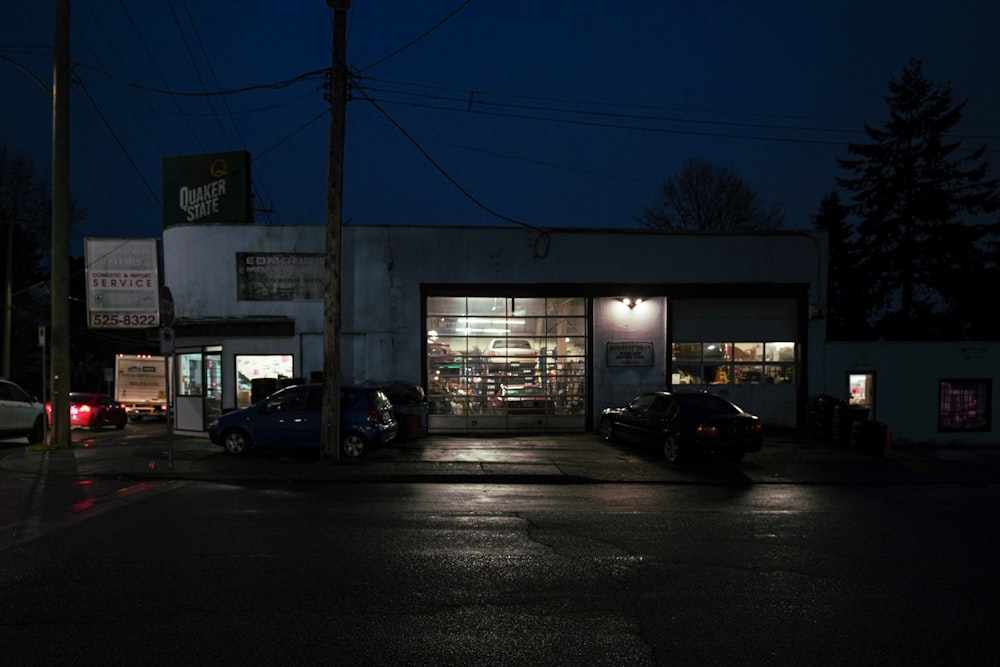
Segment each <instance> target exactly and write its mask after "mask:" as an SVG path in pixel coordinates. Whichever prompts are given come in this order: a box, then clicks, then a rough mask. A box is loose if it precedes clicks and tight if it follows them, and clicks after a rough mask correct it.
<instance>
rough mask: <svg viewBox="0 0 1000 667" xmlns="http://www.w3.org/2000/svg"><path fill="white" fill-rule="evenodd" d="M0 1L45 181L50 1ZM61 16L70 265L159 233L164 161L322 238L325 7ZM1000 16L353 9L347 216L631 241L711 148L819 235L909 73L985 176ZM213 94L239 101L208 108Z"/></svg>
mask: <svg viewBox="0 0 1000 667" xmlns="http://www.w3.org/2000/svg"><path fill="white" fill-rule="evenodd" d="M5 4H6V8H5V9H4V10H3V11H2V15H3V19H2V21H0V99H2V101H3V103H2V105H0V114H2V116H3V118H2V122H0V141H3V142H5V143H6V144H7V146H8V147H9V148H10V149H11V150H12V151H13V152H14V153H16V154H24V155H27V156H29V157H31V158H32V159H33V160H34V161H35V165H36V170H37V172H38V173H39V174H40V175H42V176H44V177H46V178H48V177H49V175H50V172H49V170H50V160H51V119H52V108H51V101H50V98H49V97H48V96H47V93H46V92H45V90H43V87H42V86H41V85H39V82H38V81H36V80H35V79H38V80H40V81H41V82H42V83H43V84H45V85H50V84H51V80H52V49H51V44H52V41H53V33H54V18H53V11H54V9H53V6H54V2H39V3H14V2H12V1H11V0H7V2H6V3H5ZM15 5H16V9H15ZM71 7H72V8H71V12H72V19H71V20H72V39H71V52H72V57H73V60H74V61H75V62H76V63H77V66H76V68H75V76H76V78H77V82H78V83H77V85H76V86H75V87H74V89H73V96H72V101H71V114H72V129H71V161H72V168H71V187H72V191H73V195H74V197H75V199H76V200H77V202H78V203H79V204H80V205H81V207H82V208H84V209H85V210H86V212H87V218H86V220H85V221H84V222H83V223H81V224H80V225H78V226H77V227H76V228H75V229H74V232H73V243H72V249H73V252H74V254H77V255H82V241H83V239H84V238H85V237H91V236H97V237H115V238H157V237H159V236H160V234H161V231H162V209H161V207H162V183H161V180H162V174H161V164H162V163H161V160H162V158H163V157H165V156H177V155H190V154H198V153H210V152H220V151H231V150H246V151H248V152H249V153H250V155H251V158H252V160H253V163H252V172H253V187H254V193H255V195H256V197H257V205H258V206H259V207H260V208H267V209H269V210H268V211H267V212H258V213H257V222H259V223H269V222H270V223H306V224H323V222H324V220H325V211H326V194H325V188H326V164H327V146H328V141H327V138H328V130H329V115H328V111H327V110H328V105H327V102H326V101H325V100H324V91H323V77H322V70H324V69H326V68H328V67H329V66H330V49H331V40H332V12H331V10H330V9H329V7H328V6H327V4H326V2H325V0H305V1H303V2H296V3H288V2H267V1H262V0H256V1H255V0H243V1H241V2H235V1H230V0H202V1H200V2H195V1H194V0H168V1H166V2H148V0H142V1H138V0H73V1H72V3H71ZM293 8H294V9H293ZM998 25H1000V4H998V3H996V2H986V1H982V2H980V1H972V0H969V1H959V2H929V1H919V0H917V1H914V0H908V1H902V0H885V1H880V2H855V1H848V2H843V1H841V2H822V1H821V2H817V3H801V2H757V3H747V2H736V1H732V2H720V1H706V2H683V3H681V2H671V1H669V0H628V1H626V2H619V3H608V2H589V1H586V0H584V1H577V2H562V1H551V0H550V1H535V2H517V1H514V2H496V1H495V0H472V1H463V0H428V1H426V2H412V1H407V2H393V1H391V0H384V1H380V2H373V1H369V0H353V2H352V7H351V9H350V10H349V11H348V13H347V34H348V46H347V65H348V68H349V69H350V70H351V72H352V73H353V77H352V79H353V84H354V85H355V86H357V87H358V89H359V90H356V91H355V92H354V93H353V94H352V99H351V100H350V101H349V103H348V108H347V125H346V154H345V165H344V169H345V175H344V187H345V193H344V207H343V217H344V220H345V223H346V224H433V225H438V224H440V225H457V226H509V225H511V224H516V223H517V222H521V223H524V224H527V225H530V226H532V227H542V228H544V227H587V228H623V227H624V228H635V227H637V225H638V223H637V222H636V221H635V217H636V216H638V215H639V214H640V213H641V212H642V210H643V208H644V207H645V206H647V205H649V204H651V203H653V202H654V201H655V200H656V198H657V195H658V192H659V188H660V185H661V184H662V182H663V180H664V179H666V178H669V177H672V176H675V175H676V174H677V173H678V172H679V171H680V169H682V168H683V166H684V165H685V164H686V163H687V162H688V160H690V159H691V158H699V159H702V160H707V161H709V162H711V163H713V164H715V165H718V166H726V167H732V168H733V169H735V170H736V171H737V172H738V173H739V174H740V175H741V176H742V177H743V178H744V179H745V180H746V181H747V182H748V183H749V184H750V186H751V187H752V188H753V189H754V190H755V191H756V192H757V193H758V194H759V195H760V196H761V197H763V198H764V199H765V200H768V201H776V202H778V203H779V204H780V205H781V206H782V208H783V211H784V215H785V219H786V226H787V227H789V228H793V229H803V228H808V227H810V225H811V221H810V216H811V215H812V214H813V213H815V212H816V209H817V207H818V204H819V201H820V199H821V198H822V196H823V195H824V194H825V193H827V192H828V191H830V190H831V189H833V188H834V186H835V183H834V178H835V176H837V175H842V174H840V172H838V170H837V168H836V164H835V158H836V157H837V156H846V154H847V153H846V146H847V143H848V142H851V141H855V142H863V141H865V139H866V137H865V135H864V133H863V124H864V123H865V122H868V123H870V124H872V125H875V126H876V127H881V126H882V125H883V124H884V122H885V121H886V119H887V114H886V105H885V102H884V99H883V96H884V95H885V94H886V92H887V84H888V82H889V81H890V80H891V79H894V78H895V79H898V78H899V77H900V76H901V73H902V71H903V68H904V67H905V66H906V64H907V62H908V61H909V59H910V58H919V59H920V60H922V61H923V63H924V73H925V75H926V76H927V77H928V78H929V79H930V80H931V81H932V82H934V83H938V84H950V85H951V87H952V90H953V93H954V97H955V101H956V102H961V101H967V106H966V109H965V112H964V119H963V122H962V124H961V125H960V126H959V128H958V132H959V136H960V137H965V142H964V146H965V147H966V148H973V147H976V146H979V145H982V144H987V145H989V146H990V151H989V152H988V154H987V157H988V158H989V159H990V160H992V161H993V162H996V156H997V152H998V150H1000V141H998V139H1000V118H998V117H997V113H996V112H997V109H998V108H1000V77H998V76H997V75H996V71H995V63H997V62H1000V46H998V44H1000V40H998V38H997V36H996V34H995V33H996V29H997V26H998ZM12 61H13V62H12ZM220 90H222V91H237V92H231V93H229V94H225V95H208V94H206V92H214V91H220ZM163 91H171V92H174V93H183V95H175V96H171V95H168V94H165V92H163ZM429 158H430V159H429ZM992 171H993V175H994V176H996V175H998V172H997V167H996V166H994V167H993V170H992ZM512 221H513V222H512Z"/></svg>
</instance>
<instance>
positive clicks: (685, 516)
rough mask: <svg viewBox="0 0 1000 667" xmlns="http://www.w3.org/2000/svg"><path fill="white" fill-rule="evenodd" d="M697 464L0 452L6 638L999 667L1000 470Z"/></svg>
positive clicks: (212, 652)
mask: <svg viewBox="0 0 1000 667" xmlns="http://www.w3.org/2000/svg"><path fill="white" fill-rule="evenodd" d="M127 430H130V429H127ZM598 444H599V445H600V443H598ZM109 446H112V445H109ZM580 447H583V444H582V443H581V445H580ZM457 451H458V452H459V453H464V454H463V455H469V456H474V455H475V454H474V453H475V449H474V448H472V447H471V446H469V445H468V444H467V445H465V446H464V447H463V448H461V449H459V450H457ZM587 451H592V452H593V454H592V455H593V456H599V452H601V451H603V450H601V449H600V448H597V449H594V450H589V449H588V450H587ZM609 452H610V453H609V454H608V457H609V458H608V460H609V461H612V460H620V459H621V458H623V457H624V458H625V459H626V463H625V464H626V465H632V463H630V462H631V461H632V459H631V458H630V457H632V456H639V458H638V459H636V460H635V464H636V465H639V467H640V468H642V469H651V470H658V469H661V464H660V462H659V461H657V460H656V459H654V458H647V457H644V456H642V455H639V454H636V453H634V452H631V451H630V450H627V449H618V448H617V447H611V448H609ZM390 454H393V456H394V457H398V456H401V453H399V452H397V453H392V452H390ZM428 455H429V454H428V453H426V452H425V453H424V454H422V455H421V457H422V458H427V456H428ZM452 456H454V455H452ZM478 456H479V458H487V459H488V458H490V457H491V456H495V454H490V453H485V454H484V453H480V454H479V455H478ZM535 456H536V457H538V456H543V454H539V453H537V452H536V453H535ZM4 460H6V458H4ZM223 461H226V459H223ZM376 461H377V459H376ZM286 463H287V464H288V465H298V464H297V463H296V462H294V461H291V462H288V461H286V460H285V459H284V458H277V459H272V458H268V457H261V458H260V459H258V460H256V461H255V462H254V463H253V464H254V465H262V466H268V465H279V466H281V465H285V464H286ZM305 463H306V464H311V465H316V463H315V462H305ZM663 465H665V464H663ZM751 465H752V466H761V467H763V468H765V469H766V466H767V465H768V464H767V462H766V461H761V462H756V463H753V462H751ZM851 465H857V466H861V465H866V463H865V462H864V461H863V460H858V461H856V462H853V463H851ZM867 465H877V463H875V462H873V461H870V462H868V463H867ZM359 469H363V466H361V467H360V468H359ZM688 474H693V475H695V476H696V479H695V480H694V481H690V480H684V479H673V478H671V480H669V481H666V482H663V481H649V480H641V481H637V482H616V481H609V480H596V481H589V482H588V481H586V480H582V479H576V480H574V481H573V482H572V483H538V482H532V480H531V478H530V477H529V476H524V477H520V478H517V479H516V482H515V483H504V482H503V481H502V478H501V477H499V476H495V475H491V476H486V477H473V476H464V475H463V476H461V477H453V478H450V479H449V478H443V477H442V478H438V479H436V480H435V481H433V482H420V481H417V482H413V481H406V480H392V479H381V480H377V481H374V482H373V480H370V479H364V478H362V479H360V481H351V480H349V479H338V480H336V483H330V480H299V481H282V480H275V479H272V480H260V479H256V480H242V481H238V480H192V479H169V478H162V479H157V478H155V477H150V478H145V479H139V478H115V477H112V476H103V477H96V478H93V477H91V478H88V477H83V478H81V477H79V476H74V475H56V474H46V475H38V474H29V473H26V472H20V471H12V470H10V469H6V468H3V467H0V498H2V499H3V502H4V506H5V507H18V508H19V509H18V511H17V513H16V515H15V514H14V513H13V512H5V513H4V515H3V526H2V528H0V563H2V566H0V610H2V614H0V636H2V638H3V642H4V650H5V653H6V654H7V655H10V656H19V657H18V664H25V665H35V664H38V665H43V664H44V665H50V664H74V665H102V666H104V665H119V664H121V665H124V664H135V663H136V662H140V661H141V662H143V663H151V664H158V663H168V662H169V663H170V664H202V663H206V664H207V663H211V664H213V665H229V664H232V665H237V664H238V665H265V664H266V665H273V664H320V663H322V664H343V665H383V664H393V665H533V666H537V665H580V664H593V665H622V664H628V665H667V664H671V665H675V664H682V665H687V664H691V665H695V664H697V665H704V664H727V665H771V664H815V665H852V666H853V665H858V664H880V665H935V666H939V665H942V664H962V665H996V664H997V662H996V656H997V655H1000V633H998V632H997V630H998V627H997V622H996V609H997V608H998V605H1000V580H998V579H997V576H996V563H997V562H1000V533H998V531H997V530H996V527H995V524H996V520H995V517H996V516H997V515H998V512H1000V485H997V484H996V483H995V482H989V481H986V482H983V481H981V480H977V481H968V482H967V483H958V484H956V483H952V482H949V481H944V482H941V481H934V480H932V479H928V478H920V479H919V480H918V482H917V483H893V484H881V483H852V484H842V483H832V484H831V483H816V482H811V481H807V482H802V483H789V482H784V481H780V480H779V481H775V480H771V481H768V482H762V483H754V482H747V481H746V480H745V479H742V480H741V479H739V478H738V477H736V478H730V477H728V475H730V474H731V472H729V473H723V472H716V473H713V472H712V471H711V470H703V471H701V472H700V473H688ZM761 474H764V473H763V472H762V473H761ZM765 476H766V475H765ZM543 479H548V477H545V478H543ZM706 479H708V480H709V481H707V482H706ZM19 494H23V495H19ZM17 498H19V499H20V500H15V499H17Z"/></svg>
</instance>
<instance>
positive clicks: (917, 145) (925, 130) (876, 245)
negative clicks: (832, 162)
mask: <svg viewBox="0 0 1000 667" xmlns="http://www.w3.org/2000/svg"><path fill="white" fill-rule="evenodd" d="M888 90H889V92H888V94H887V95H886V96H885V98H884V99H885V101H886V103H887V105H888V109H889V121H888V122H887V123H886V125H885V127H884V128H883V129H877V128H875V127H872V126H870V125H868V124H867V123H866V124H865V132H866V133H867V134H868V137H869V138H870V140H871V142H870V143H866V144H851V145H849V147H848V152H849V153H850V155H851V157H848V158H838V159H837V164H838V166H839V167H840V168H842V169H844V170H847V171H849V172H852V173H853V175H852V176H847V177H838V178H837V183H838V184H839V185H840V186H841V187H842V188H844V189H845V190H848V191H850V192H851V193H853V194H852V203H851V204H850V205H849V208H850V212H851V214H852V216H853V219H854V221H855V226H854V233H855V238H854V247H855V248H856V250H857V255H856V261H857V263H856V266H855V270H856V271H858V272H859V273H860V274H861V275H862V276H863V278H864V280H865V283H864V285H865V289H864V290H863V292H864V293H863V294H859V295H857V297H858V298H861V299H863V300H865V301H867V302H868V304H869V306H870V312H869V314H868V316H869V321H870V323H871V324H872V325H873V327H874V329H875V331H876V333H877V335H879V336H880V337H882V338H885V339H895V340H903V339H928V338H932V339H933V338H939V337H955V336H956V335H959V334H963V335H965V336H966V337H970V336H977V337H982V336H983V335H984V334H985V333H986V332H985V331H983V330H980V331H979V332H974V331H972V327H974V326H977V323H975V322H973V321H971V320H969V319H968V317H969V315H970V313H971V312H972V311H974V310H975V309H976V308H977V307H978V308H982V305H983V302H982V301H972V299H977V298H982V297H981V295H976V294H974V293H973V292H972V291H970V289H969V286H970V284H971V283H976V282H978V281H981V280H982V279H983V278H984V277H985V273H984V272H986V271H995V270H996V264H995V261H994V260H992V259H991V255H990V253H989V250H990V243H991V241H992V240H995V238H996V234H997V232H998V225H997V222H996V221H995V220H994V221H990V222H985V223H984V222H983V221H982V219H983V216H984V215H986V214H993V213H995V212H996V211H997V209H998V206H1000V195H998V191H997V183H998V179H988V178H987V173H988V170H989V163H988V162H986V161H984V160H983V154H984V153H985V151H986V147H985V146H982V147H980V148H978V149H975V150H973V151H971V152H967V153H964V152H963V151H961V141H960V140H952V139H950V138H949V133H950V132H951V131H952V130H953V129H954V128H955V126H956V125H957V124H958V122H959V121H960V120H961V117H962V109H963V108H964V106H965V102H962V103H961V104H957V105H955V104H953V102H952V93H951V88H950V86H947V85H945V86H934V85H933V84H932V83H931V82H930V81H928V80H927V78H926V77H925V76H924V74H923V71H922V63H921V62H920V61H919V60H916V59H914V60H910V62H909V63H908V65H907V66H906V67H905V68H904V70H903V76H902V79H901V80H899V81H897V80H892V81H890V83H889V86H888ZM994 256H995V255H994ZM859 289H860V288H859ZM959 318H961V319H959ZM978 326H980V328H981V326H982V322H980V323H979V324H978Z"/></svg>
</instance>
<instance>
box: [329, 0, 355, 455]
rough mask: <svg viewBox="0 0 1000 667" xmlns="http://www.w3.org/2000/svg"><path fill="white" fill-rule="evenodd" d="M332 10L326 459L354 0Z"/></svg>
mask: <svg viewBox="0 0 1000 667" xmlns="http://www.w3.org/2000/svg"><path fill="white" fill-rule="evenodd" d="M326 4H327V5H329V6H330V8H331V9H333V62H332V64H331V69H330V139H329V154H328V156H327V176H326V256H325V271H324V275H323V458H324V460H326V459H328V458H332V459H334V460H340V269H341V261H340V258H341V242H340V237H341V216H342V213H343V204H344V117H345V115H346V110H347V63H346V59H347V45H346V41H347V30H346V27H345V24H346V23H347V10H348V9H349V8H350V6H351V0H326Z"/></svg>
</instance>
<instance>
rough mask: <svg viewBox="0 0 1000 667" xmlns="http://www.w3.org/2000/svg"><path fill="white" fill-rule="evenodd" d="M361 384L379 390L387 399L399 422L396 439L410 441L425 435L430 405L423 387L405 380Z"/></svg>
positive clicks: (372, 381)
mask: <svg viewBox="0 0 1000 667" xmlns="http://www.w3.org/2000/svg"><path fill="white" fill-rule="evenodd" d="M361 384H362V385H364V386H366V387H374V388H375V389H380V390H382V393H384V394H385V395H386V396H388V397H389V402H390V403H392V409H393V412H394V413H395V415H396V421H397V422H399V433H398V435H397V436H396V437H397V438H398V439H400V440H403V439H406V440H410V439H414V438H422V437H424V436H425V435H427V415H428V413H429V412H430V404H429V403H428V402H427V392H426V391H425V390H424V387H423V385H420V384H417V383H415V382H407V381H405V380H365V381H364V382H362V383H361Z"/></svg>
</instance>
